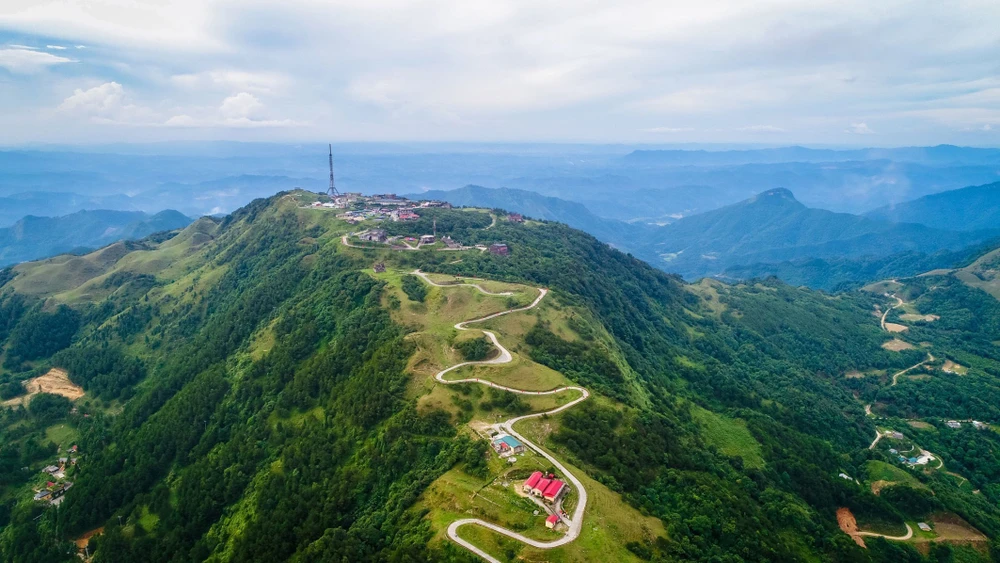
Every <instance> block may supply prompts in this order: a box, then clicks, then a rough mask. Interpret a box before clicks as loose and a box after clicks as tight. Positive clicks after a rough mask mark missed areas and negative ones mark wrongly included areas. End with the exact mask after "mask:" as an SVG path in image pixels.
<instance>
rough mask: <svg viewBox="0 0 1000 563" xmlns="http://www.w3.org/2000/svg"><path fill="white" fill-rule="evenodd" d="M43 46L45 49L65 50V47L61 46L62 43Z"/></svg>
mask: <svg viewBox="0 0 1000 563" xmlns="http://www.w3.org/2000/svg"><path fill="white" fill-rule="evenodd" d="M45 48H46V49H51V50H53V51H65V50H66V47H63V46H62V45H46V46H45Z"/></svg>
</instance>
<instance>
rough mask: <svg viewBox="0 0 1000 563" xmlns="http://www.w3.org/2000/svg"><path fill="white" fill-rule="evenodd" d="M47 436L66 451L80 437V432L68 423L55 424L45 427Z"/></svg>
mask: <svg viewBox="0 0 1000 563" xmlns="http://www.w3.org/2000/svg"><path fill="white" fill-rule="evenodd" d="M45 438H46V439H48V440H49V441H51V442H52V443H53V444H55V445H57V446H60V447H61V448H62V451H64V452H65V451H66V450H67V449H68V448H70V447H71V446H72V445H73V444H75V443H76V442H77V440H79V439H80V432H79V430H77V429H76V428H74V427H73V426H72V425H70V424H67V423H60V424H54V425H52V426H49V427H48V428H46V429H45Z"/></svg>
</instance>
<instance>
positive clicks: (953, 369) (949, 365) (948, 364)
mask: <svg viewBox="0 0 1000 563" xmlns="http://www.w3.org/2000/svg"><path fill="white" fill-rule="evenodd" d="M941 371H943V372H945V373H954V374H956V375H965V374H967V373H969V368H967V367H965V366H963V365H959V364H956V363H955V362H953V361H951V360H945V361H944V365H943V366H941Z"/></svg>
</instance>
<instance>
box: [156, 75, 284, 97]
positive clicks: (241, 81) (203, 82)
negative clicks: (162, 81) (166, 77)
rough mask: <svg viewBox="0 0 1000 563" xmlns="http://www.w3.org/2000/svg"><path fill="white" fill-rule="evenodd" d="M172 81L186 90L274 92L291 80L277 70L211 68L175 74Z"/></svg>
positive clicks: (171, 78)
mask: <svg viewBox="0 0 1000 563" xmlns="http://www.w3.org/2000/svg"><path fill="white" fill-rule="evenodd" d="M170 82H171V83H172V84H173V85H175V86H177V87H178V88H182V89H185V90H204V89H215V90H225V91H228V92H232V91H239V92H252V93H256V94H274V93H277V92H279V91H281V90H283V89H285V88H286V87H287V86H288V85H289V84H290V82H291V80H290V79H289V78H288V77H287V76H286V75H284V74H282V73H277V72H248V71H243V70H211V71H203V72H199V73H188V74H175V75H173V76H171V77H170Z"/></svg>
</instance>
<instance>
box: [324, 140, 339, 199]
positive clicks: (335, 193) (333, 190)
mask: <svg viewBox="0 0 1000 563" xmlns="http://www.w3.org/2000/svg"><path fill="white" fill-rule="evenodd" d="M326 195H328V196H330V197H337V196H339V195H340V192H338V191H337V185H336V184H335V183H334V182H333V145H330V187H329V188H327V190H326Z"/></svg>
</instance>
